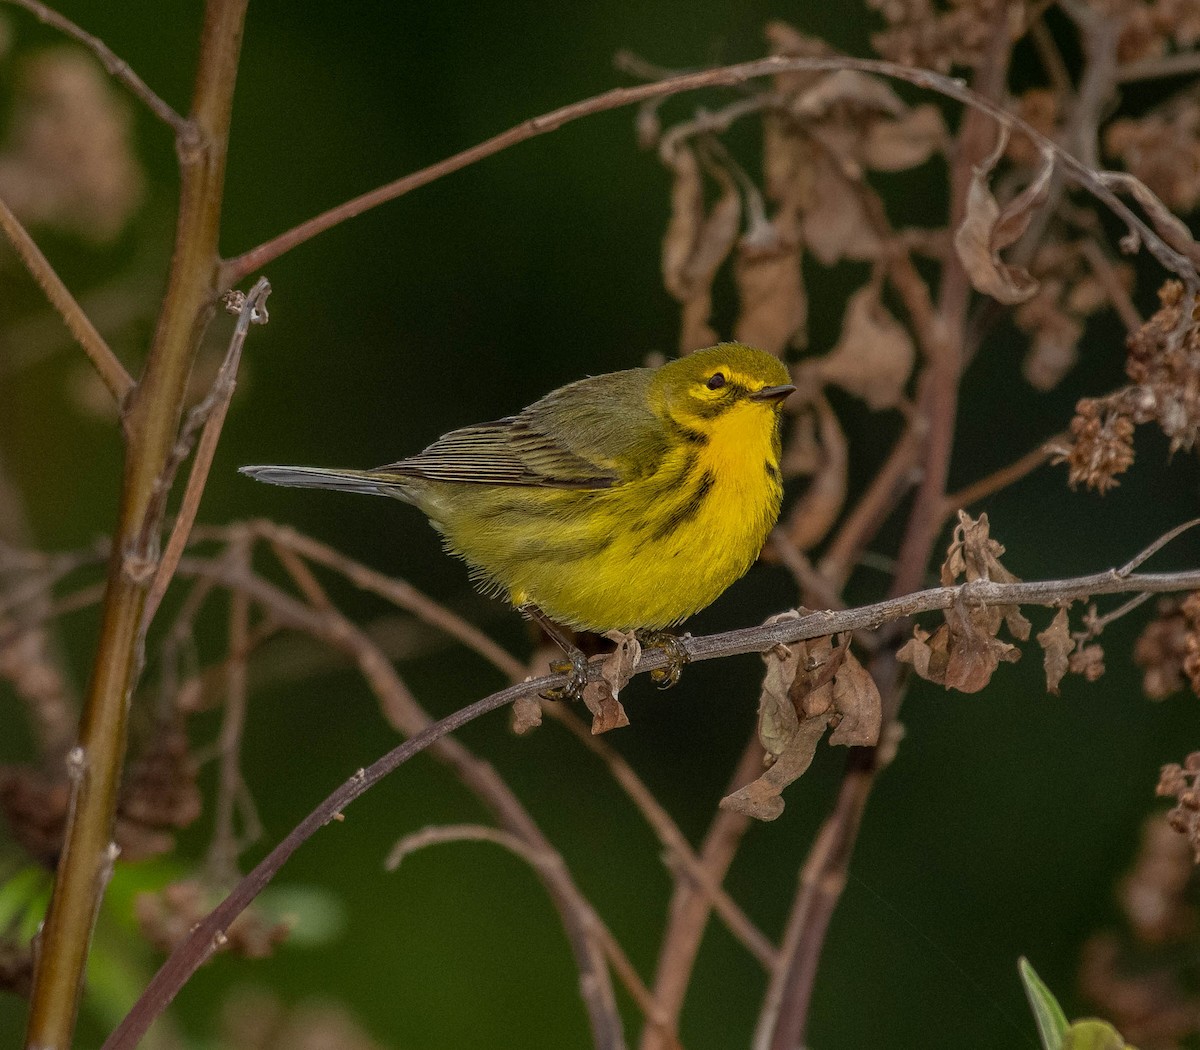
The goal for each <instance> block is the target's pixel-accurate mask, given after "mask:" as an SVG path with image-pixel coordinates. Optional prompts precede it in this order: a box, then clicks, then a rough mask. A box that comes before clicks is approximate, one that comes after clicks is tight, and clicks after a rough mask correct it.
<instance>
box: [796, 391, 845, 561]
mask: <svg viewBox="0 0 1200 1050" xmlns="http://www.w3.org/2000/svg"><path fill="white" fill-rule="evenodd" d="M812 409H813V411H814V412H815V413H816V421H817V430H816V434H815V440H816V442H817V445H818V449H819V452H820V457H821V458H820V463H819V465H818V466H817V469H816V473H815V474H814V476H813V479H812V481H811V482H809V484H808V487H807V488H806V489H805V490H804V493H803V495H801V497H800V498H799V499H798V500H797V501H796V503H795V505H794V506H793V507H792V509H791V511H789V512H788V516H787V521H786V522H785V523H784V526H783V530H784V532H786V533H787V536H788V539H790V540H791V541H792V543H793V544H794V545H795V547H796V549H797V550H802V551H805V550H811V549H812V548H813V547H815V546H816V545H817V544H818V543H820V542H821V540H823V539H824V538H825V536H826V534H827V533H828V532H829V530H830V529H831V528H833V524H834V522H836V521H837V519H838V515H839V514H841V512H842V508H843V507H844V506H845V505H846V492H847V487H848V485H849V480H848V479H849V467H850V447H849V444H848V443H847V441H846V435H845V433H843V431H842V424H841V423H840V422H839V421H838V418H837V413H836V412H834V410H833V407H832V406H831V405H830V404H829V402H828V401H826V400H825V398H824V397H817V398H815V399H814V400H813V402H812ZM805 414H806V415H807V413H805Z"/></svg>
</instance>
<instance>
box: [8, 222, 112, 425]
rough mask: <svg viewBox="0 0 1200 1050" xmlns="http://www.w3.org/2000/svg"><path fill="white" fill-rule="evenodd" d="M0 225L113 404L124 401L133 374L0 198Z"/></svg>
mask: <svg viewBox="0 0 1200 1050" xmlns="http://www.w3.org/2000/svg"><path fill="white" fill-rule="evenodd" d="M0 227H2V228H3V230H4V233H5V235H6V236H7V237H8V239H9V241H10V243H11V244H12V246H13V247H14V248H15V249H16V251H17V254H18V255H19V256H20V257H21V261H22V262H23V263H24V264H25V268H26V269H27V270H28V271H29V272H30V274H31V275H32V276H33V279H34V280H35V281H37V283H38V285H39V286H40V287H41V289H42V291H43V292H45V293H46V298H47V299H49V300H50V304H51V305H52V306H53V307H54V309H55V310H57V311H58V313H59V316H60V317H62V319H63V321H64V322H66V325H67V328H68V329H70V331H71V335H73V336H74V337H75V341H76V342H77V343H78V344H79V345H80V346H81V347H82V348H83V352H84V353H85V354H87V355H88V358H89V359H90V360H91V362H92V366H93V367H94V368H95V369H96V371H97V372H98V373H99V375H100V378H101V379H102V380H103V381H104V385H105V386H106V387H108V389H109V392H110V393H111V394H112V396H113V400H114V401H116V403H117V408H118V409H119V408H121V407H122V406H123V405H124V404H125V399H126V398H127V397H128V396H129V392H130V391H131V390H132V389H133V387H134V383H133V377H132V376H131V375H130V374H129V373H128V372H127V371H125V366H124V365H123V364H121V362H120V361H119V360H117V355H116V354H114V353H113V352H112V350H110V349H109V346H108V344H107V343H106V342H105V341H104V336H102V335H101V334H100V333H99V332H98V331H96V326H95V325H94V324H92V321H91V318H89V317H88V315H87V314H86V313H84V312H83V307H82V306H80V305H79V302H78V301H77V300H76V298H75V297H74V296H73V295H72V294H71V293H70V291H69V290H68V288H67V286H66V285H65V284H63V281H62V278H61V277H59V276H58V273H57V271H56V270H55V269H54V267H53V266H51V265H50V261H49V260H48V259H47V258H46V257H45V256H44V255H43V254H42V250H41V249H40V248H39V247H38V246H37V245H36V244H35V243H34V240H33V238H32V237H30V236H29V231H28V230H26V229H25V227H24V226H22V225H21V221H20V220H19V219H18V218H17V217H16V215H14V214H13V211H12V209H11V208H10V207H9V206H8V204H7V203H6V202H5V201H3V200H0Z"/></svg>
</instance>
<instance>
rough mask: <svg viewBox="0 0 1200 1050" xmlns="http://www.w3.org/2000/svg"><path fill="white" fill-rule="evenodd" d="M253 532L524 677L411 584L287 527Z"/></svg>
mask: <svg viewBox="0 0 1200 1050" xmlns="http://www.w3.org/2000/svg"><path fill="white" fill-rule="evenodd" d="M251 528H252V529H254V531H255V533H256V534H258V535H260V536H262V537H264V538H265V539H268V540H269V541H271V542H272V543H277V544H279V545H280V546H282V547H286V548H288V549H289V550H293V551H295V552H296V553H297V554H300V555H301V556H303V557H305V558H307V559H308V560H309V561H314V562H317V563H318V564H321V565H324V566H326V567H327V568H330V569H333V570H334V571H335V572H338V573H340V574H341V575H342V576H344V577H345V578H346V579H347V580H349V581H350V582H351V583H352V584H354V585H355V586H356V587H359V588H361V589H362V590H365V591H370V592H371V593H372V594H377V595H379V596H380V597H381V598H386V599H387V600H388V601H389V602H391V603H392V604H394V605H396V606H398V607H399V608H401V609H406V610H407V611H408V612H410V613H412V614H413V615H414V616H416V617H417V618H418V619H420V620H422V621H424V622H425V623H427V624H429V625H430V626H432V627H436V628H437V629H438V630H440V631H444V632H445V633H446V634H447V635H449V636H450V637H451V638H453V639H455V640H456V641H458V642H461V643H462V644H463V645H464V646H465V647H466V648H468V649H470V650H472V651H473V652H475V653H478V654H479V655H480V656H482V657H483V658H484V659H485V660H487V661H488V662H489V663H490V664H492V665H493V666H494V667H496V668H498V669H499V670H501V671H503V672H504V674H506V675H508V676H509V677H510V678H514V679H519V678H523V677H524V675H525V665H524V664H522V663H521V661H520V660H518V659H517V658H516V657H515V656H513V655H512V654H511V653H509V652H507V651H506V650H505V649H503V648H502V647H501V646H499V645H497V644H496V643H495V642H494V641H492V639H491V638H489V637H488V636H487V635H486V634H484V633H483V632H482V631H481V630H479V628H478V627H475V626H474V625H473V624H470V623H468V622H467V621H466V620H464V619H463V618H462V617H461V616H457V615H455V614H454V613H452V612H451V611H450V610H449V609H447V608H446V607H445V606H443V605H440V604H439V603H438V602H435V601H434V600H433V599H432V598H430V597H429V596H428V595H425V594H422V593H421V592H420V591H419V590H417V588H416V587H414V586H412V584H410V583H407V582H406V581H404V580H398V579H396V578H395V577H392V576H386V575H384V574H383V573H381V572H378V571H376V570H375V569H371V568H369V567H368V566H366V565H363V564H362V563H361V562H358V561H355V560H354V559H353V558H350V557H347V556H346V555H345V554H342V553H341V551H337V550H334V548H332V547H330V546H328V545H327V544H324V543H321V542H320V541H319V540H315V539H313V538H312V537H311V536H305V535H303V534H302V533H299V532H297V531H296V530H295V529H293V528H289V527H288V526H286V525H277V524H276V523H275V522H273V521H266V520H260V521H255V522H253V523H252V524H251Z"/></svg>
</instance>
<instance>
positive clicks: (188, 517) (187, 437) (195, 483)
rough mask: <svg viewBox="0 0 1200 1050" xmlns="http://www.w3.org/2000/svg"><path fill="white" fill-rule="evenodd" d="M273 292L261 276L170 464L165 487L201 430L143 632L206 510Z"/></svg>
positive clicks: (245, 301)
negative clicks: (250, 345) (242, 372)
mask: <svg viewBox="0 0 1200 1050" xmlns="http://www.w3.org/2000/svg"><path fill="white" fill-rule="evenodd" d="M270 294H271V283H270V281H268V280H267V279H266V278H265V277H260V278H259V279H258V280H257V281H256V282H255V284H254V287H253V288H251V289H250V293H249V294H248V295H247V296H245V298H244V299H243V300H242V301H241V303H240V308H239V312H238V319H237V324H236V325H234V329H233V335H232V336H231V337H230V340H229V349H228V350H227V351H226V352H225V360H224V361H222V362H221V367H220V368H219V369H218V370H217V377H216V379H214V380H213V384H212V387H211V389H210V390H209V391H208V394H207V395H206V396H205V398H204V400H203V401H201V402H200V403H199V404H198V405H196V406H195V407H194V408H193V409H192V410H191V412H189V413H188V418H187V422H186V423H184V425H183V430H182V431H181V432H180V435H179V440H178V441H177V442H176V444H175V450H174V455H173V456H172V459H173V461H174V462H173V463H170V464H168V466H167V468H166V471H165V475H166V476H165V477H164V479H163V481H162V484H163V486H164V487H169V486H170V479H171V475H173V474H174V472H175V470H176V469H178V464H179V463H180V462H182V461H183V460H184V459H185V458H186V457H187V455H188V453H189V452H190V451H191V446H192V442H193V441H194V440H195V437H196V431H197V430H199V431H200V442H199V445H198V446H197V448H196V458H195V460H194V461H193V463H192V471H191V473H190V474H189V475H188V480H187V486H186V487H185V488H184V490H183V501H182V503H181V504H180V506H179V513H178V514H177V515H176V517H175V525H174V526H173V527H172V529H171V535H170V538H169V539H168V540H167V545H166V547H165V549H164V550H163V556H162V559H161V560H160V561H159V563H158V571H157V573H156V574H155V577H154V583H153V585H152V586H151V588H150V593H149V594H148V595H147V597H146V609H145V612H144V613H143V630H144V629H145V625H146V624H149V623H150V621H151V620H153V619H154V614H155V613H156V612H157V611H158V606H159V604H160V603H161V602H162V598H163V595H164V594H166V592H167V587H168V586H169V584H170V582H171V577H172V576H174V574H175V566H176V565H178V564H179V559H180V558H181V557H182V555H183V551H184V548H185V547H187V542H188V537H189V536H190V535H191V531H192V526H193V525H194V524H195V522H196V515H197V514H198V513H199V511H200V499H201V497H202V496H203V495H204V486H205V484H206V483H207V482H208V472H209V470H210V469H211V467H212V461H213V456H215V455H216V452H217V442H218V441H219V440H220V439H221V428H222V427H223V426H224V425H225V416H226V414H227V413H228V412H229V402H230V401H232V400H233V392H234V390H235V389H236V388H237V372H238V366H239V365H240V364H241V360H242V347H243V345H244V344H245V342H246V333H247V332H249V331H250V325H251V324H266V323H267V308H266V303H267V296H269V295H270Z"/></svg>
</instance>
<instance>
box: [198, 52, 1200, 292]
mask: <svg viewBox="0 0 1200 1050" xmlns="http://www.w3.org/2000/svg"><path fill="white" fill-rule="evenodd" d="M844 69H849V70H854V71H856V72H859V73H873V74H875V75H877V76H882V77H888V78H891V79H895V80H902V81H905V82H907V83H910V84H913V85H915V86H917V87H920V88H925V89H927V90H930V91H934V92H936V93H938V94H941V95H944V96H945V97H947V98H951V99H954V100H955V101H957V102H960V103H962V104H963V105H965V106H967V107H969V108H970V109H971V110H972V111H974V112H979V113H982V114H986V115H987V116H989V117H991V118H992V119H993V120H995V121H997V122H998V123H1000V124H1003V125H1004V126H1005V127H1008V128H1010V129H1013V130H1017V131H1020V132H1021V133H1022V134H1023V135H1025V136H1027V137H1028V138H1029V139H1030V141H1031V142H1032V143H1033V145H1034V147H1035V148H1038V149H1042V150H1047V151H1049V152H1050V153H1053V154H1054V157H1055V160H1056V163H1057V165H1058V167H1059V169H1060V170H1061V171H1062V172H1063V173H1064V174H1065V175H1066V176H1068V177H1069V178H1070V179H1071V180H1072V181H1074V182H1075V183H1077V184H1078V185H1080V186H1081V187H1083V188H1084V189H1086V190H1087V191H1088V192H1089V193H1091V194H1092V196H1094V197H1096V198H1097V199H1098V200H1100V201H1102V202H1103V203H1104V204H1105V205H1106V206H1107V207H1108V208H1109V209H1110V210H1111V211H1112V212H1113V213H1114V214H1115V215H1116V216H1117V217H1118V218H1119V219H1120V220H1121V221H1122V222H1123V223H1125V224H1126V225H1127V226H1128V227H1129V228H1130V229H1131V230H1134V231H1136V232H1137V234H1138V236H1139V237H1140V238H1141V240H1142V242H1143V243H1144V244H1145V245H1146V248H1147V249H1148V250H1149V251H1150V253H1151V254H1152V255H1153V256H1154V258H1155V259H1157V260H1158V262H1159V263H1160V264H1161V265H1162V266H1163V267H1164V268H1165V269H1167V270H1170V271H1171V272H1173V273H1176V274H1178V275H1179V276H1180V277H1182V278H1183V279H1184V280H1185V281H1186V282H1187V283H1188V285H1189V286H1190V287H1193V288H1194V287H1196V286H1197V284H1198V283H1200V277H1198V276H1197V273H1196V268H1195V266H1194V265H1193V263H1192V261H1191V260H1190V259H1188V258H1187V257H1186V256H1185V255H1184V254H1183V253H1181V252H1178V251H1176V250H1175V249H1174V248H1173V247H1171V246H1170V245H1169V244H1167V243H1166V242H1165V241H1164V240H1163V239H1162V238H1161V237H1159V236H1158V234H1157V233H1155V232H1154V230H1152V229H1151V228H1150V227H1149V226H1148V225H1147V224H1146V223H1145V222H1143V221H1142V219H1141V218H1139V217H1138V216H1137V215H1136V214H1135V213H1134V212H1133V210H1132V209H1131V208H1129V206H1128V205H1126V204H1125V203H1124V201H1122V200H1121V199H1120V198H1119V197H1118V196H1117V195H1116V194H1115V193H1113V191H1112V190H1111V189H1109V187H1108V186H1106V185H1105V183H1104V181H1103V180H1102V179H1101V178H1099V177H1098V176H1097V173H1096V172H1095V171H1093V170H1092V169H1091V168H1089V167H1088V166H1087V165H1086V164H1084V163H1083V162H1081V161H1080V160H1078V159H1077V158H1076V157H1074V156H1073V155H1072V154H1070V153H1069V152H1068V151H1067V150H1065V149H1064V148H1063V147H1062V146H1060V145H1058V144H1057V143H1055V142H1053V141H1051V140H1050V139H1048V138H1047V137H1046V136H1045V135H1043V134H1042V133H1041V132H1040V131H1038V130H1037V129H1036V128H1034V127H1032V126H1031V125H1030V124H1028V123H1027V122H1026V121H1024V120H1022V119H1021V118H1020V117H1017V116H1014V115H1013V114H1012V113H1010V112H1008V110H1006V109H1005V108H1004V107H1003V105H1001V104H1000V103H998V102H996V101H994V100H993V99H990V98H987V97H985V96H984V95H981V94H979V93H977V92H975V91H972V90H971V89H970V88H968V87H966V86H965V85H964V84H963V83H962V82H961V81H958V80H954V79H953V78H951V77H947V76H942V75H941V74H939V73H933V72H931V71H929V70H924V69H911V68H909V67H907V66H901V65H898V64H896V63H894V62H884V61H879V60H874V59H865V58H848V57H844V56H832V57H824V56H823V57H812V58H787V57H783V56H775V57H772V58H764V59H759V60H757V61H754V62H742V63H740V64H738V65H732V66H722V67H719V68H717V69H708V70H703V71H701V72H698V73H685V74H683V75H681V76H678V77H673V78H671V79H669V80H662V81H658V82H656V83H653V84H641V85H638V86H636V87H628V88H614V89H612V90H611V91H607V92H604V93H603V94H601V95H596V96H594V97H592V98H588V99H584V100H583V101H581V102H574V103H572V104H570V105H567V106H563V107H561V108H559V109H556V110H552V111H551V112H549V113H545V114H543V115H542V116H540V117H534V118H532V119H531V120H527V121H524V122H523V123H521V124H518V125H516V126H515V127H513V128H509V129H508V130H507V131H504V132H501V133H500V134H499V135H495V136H493V137H492V138H490V139H487V140H486V141H484V142H481V143H479V144H478V145H475V146H472V147H471V148H470V149H466V150H463V151H462V152H461V153H456V154H455V155H454V156H452V157H447V158H446V159H445V160H442V161H439V162H438V163H436V164H433V165H430V166H429V167H427V168H422V169H421V170H420V171H416V172H413V173H412V174H411V175H405V176H404V177H402V178H399V179H396V180H395V181H394V182H389V183H387V184H386V185H384V186H379V187H377V188H376V189H373V190H370V191H369V192H367V193H364V194H361V195H360V196H358V197H355V198H354V199H353V200H349V201H346V202H344V203H342V204H339V205H337V206H336V207H334V208H330V209H329V210H328V211H326V212H323V213H322V214H320V215H317V216H315V217H313V218H311V219H308V220H307V221H305V222H303V223H301V224H300V225H298V226H295V227H293V228H292V229H290V230H287V231H285V232H284V233H281V234H279V235H278V236H277V237H274V238H272V239H271V240H269V241H266V242H265V243H263V244H260V245H259V246H258V247H256V248H251V249H250V250H249V251H247V252H244V253H243V254H241V255H239V256H236V257H235V258H232V259H228V260H226V261H225V263H224V265H223V266H222V267H221V272H220V277H219V284H220V285H221V287H232V286H233V285H235V284H237V283H238V282H240V281H242V280H244V279H245V278H246V277H247V276H248V275H249V274H251V273H253V272H254V271H255V270H259V269H261V268H262V267H263V266H265V265H266V264H267V263H269V262H271V261H273V260H275V259H277V258H279V257H280V256H281V255H283V254H284V253H285V252H287V251H290V250H291V249H292V248H295V247H296V246H297V245H300V244H303V243H304V242H305V241H308V240H311V239H312V238H313V237H315V236H317V234H319V233H323V232H324V231H325V230H328V229H330V228H331V227H333V226H336V225H337V224H338V223H341V222H344V221H345V220H347V219H350V218H353V217H355V216H357V215H361V214H362V213H363V212H365V211H367V210H369V209H370V208H374V207H377V206H378V205H380V204H384V203H385V202H387V201H391V200H395V199H396V198H398V197H402V196H404V195H405V194H406V193H411V192H412V191H413V190H415V189H419V188H420V187H422V186H425V185H427V184H428V183H430V182H433V181H434V180H436V179H440V178H442V177H443V176H446V175H449V174H451V173H453V172H456V171H460V170H461V169H463V168H465V167H468V166H469V165H471V164H474V163H476V162H478V161H481V160H483V159H485V158H487V157H490V156H492V155H493V154H495V153H499V152H500V151H501V150H504V149H507V148H508V147H510V146H515V145H517V144H518V143H521V142H525V141H527V140H529V139H531V138H535V137H536V136H538V135H544V134H546V133H547V132H550V131H556V130H558V129H559V128H561V127H562V126H563V125H564V124H568V123H571V122H572V121H575V120H579V119H581V118H583V117H588V116H592V115H594V114H596V113H604V112H607V111H609V110H612V109H619V108H621V107H623V106H632V105H637V104H638V103H641V102H645V101H647V100H648V99H654V98H662V97H665V96H668V95H677V94H680V93H681V92H684V91H696V90H699V89H702V88H713V87H739V86H741V85H743V84H745V83H746V82H747V81H749V80H753V79H755V78H758V77H768V76H776V75H778V74H780V73H789V72H814V73H823V72H835V71H838V70H844Z"/></svg>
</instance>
